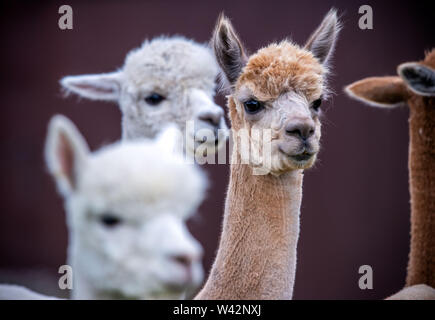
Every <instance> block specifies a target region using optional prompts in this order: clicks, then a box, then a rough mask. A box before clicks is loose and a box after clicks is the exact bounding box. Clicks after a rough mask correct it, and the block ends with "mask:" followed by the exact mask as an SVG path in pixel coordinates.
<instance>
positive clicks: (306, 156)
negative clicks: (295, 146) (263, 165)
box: [279, 147, 315, 162]
mask: <svg viewBox="0 0 435 320" xmlns="http://www.w3.org/2000/svg"><path fill="white" fill-rule="evenodd" d="M279 151H281V153H283V154H284V155H285V156H286V157H288V158H291V159H292V160H294V161H296V162H306V161H308V160H310V159H311V158H312V157H313V156H314V155H315V153H314V152H308V151H307V150H304V151H303V152H301V153H298V154H289V153H287V152H285V151H284V150H283V149H282V148H281V147H279Z"/></svg>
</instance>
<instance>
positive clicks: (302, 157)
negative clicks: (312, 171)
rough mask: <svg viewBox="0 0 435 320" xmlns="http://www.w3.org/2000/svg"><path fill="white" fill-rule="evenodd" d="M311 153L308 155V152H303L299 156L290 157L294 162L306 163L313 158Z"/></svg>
mask: <svg viewBox="0 0 435 320" xmlns="http://www.w3.org/2000/svg"><path fill="white" fill-rule="evenodd" d="M313 155H314V154H313V153H309V152H306V151H305V152H303V153H301V154H297V155H292V156H290V157H291V158H293V159H294V160H296V161H298V162H302V161H308V160H310V159H311V158H312V157H313Z"/></svg>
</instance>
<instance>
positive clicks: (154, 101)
mask: <svg viewBox="0 0 435 320" xmlns="http://www.w3.org/2000/svg"><path fill="white" fill-rule="evenodd" d="M163 100H165V97H163V96H161V95H159V94H158V93H155V92H154V93H152V94H150V95H149V96H148V97H146V98H145V102H146V103H148V104H149V105H151V106H156V105H158V104H159V103H160V102H162V101H163Z"/></svg>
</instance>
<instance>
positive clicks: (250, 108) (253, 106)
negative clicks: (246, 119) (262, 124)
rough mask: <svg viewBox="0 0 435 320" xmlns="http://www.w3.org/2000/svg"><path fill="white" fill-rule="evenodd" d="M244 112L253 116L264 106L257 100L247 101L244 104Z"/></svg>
mask: <svg viewBox="0 0 435 320" xmlns="http://www.w3.org/2000/svg"><path fill="white" fill-rule="evenodd" d="M243 105H244V106H245V110H246V112H247V113H249V114H255V113H258V112H260V111H261V110H263V108H264V106H263V104H262V103H261V102H260V101H257V100H254V99H252V100H248V101H246V102H245V103H244V104H243Z"/></svg>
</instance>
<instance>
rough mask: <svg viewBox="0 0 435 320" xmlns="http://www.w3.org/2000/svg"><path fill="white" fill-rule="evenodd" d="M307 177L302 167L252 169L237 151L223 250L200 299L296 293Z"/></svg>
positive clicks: (288, 297)
mask: <svg viewBox="0 0 435 320" xmlns="http://www.w3.org/2000/svg"><path fill="white" fill-rule="evenodd" d="M233 110H234V109H233ZM232 119H234V118H232ZM233 123H234V122H233ZM302 180H303V174H302V170H294V171H289V172H287V173H284V174H282V175H280V176H273V175H271V174H268V175H263V176H259V175H252V168H251V167H250V166H248V165H246V164H240V155H239V154H238V153H237V152H236V151H234V152H233V161H232V164H231V176H230V184H229V189H228V194H227V199H226V205H225V215H224V222H223V230H222V235H221V240H220V244H219V250H218V253H217V257H216V260H215V262H214V265H213V267H212V270H211V273H210V276H209V278H208V280H207V282H206V284H205V286H204V288H203V289H202V291H201V292H200V293H199V294H198V296H197V297H196V299H291V298H292V295H293V287H294V279H295V272H296V247H297V241H298V237H299V214H300V205H301V200H302Z"/></svg>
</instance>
